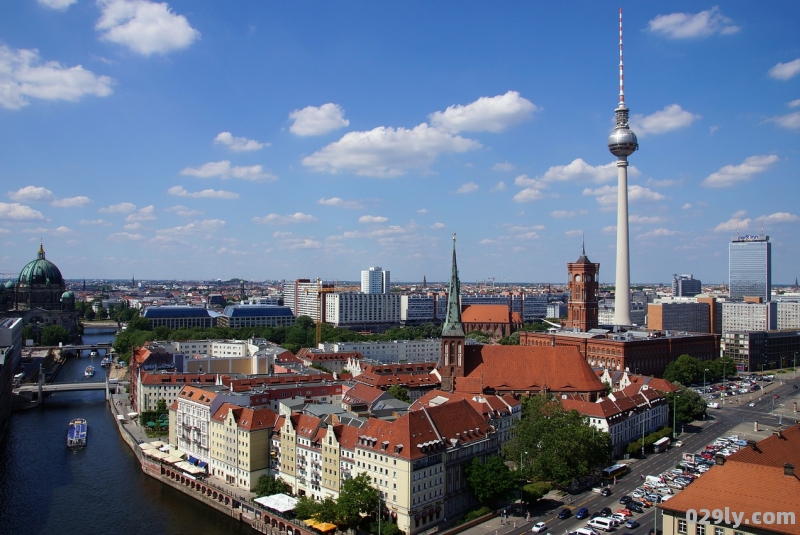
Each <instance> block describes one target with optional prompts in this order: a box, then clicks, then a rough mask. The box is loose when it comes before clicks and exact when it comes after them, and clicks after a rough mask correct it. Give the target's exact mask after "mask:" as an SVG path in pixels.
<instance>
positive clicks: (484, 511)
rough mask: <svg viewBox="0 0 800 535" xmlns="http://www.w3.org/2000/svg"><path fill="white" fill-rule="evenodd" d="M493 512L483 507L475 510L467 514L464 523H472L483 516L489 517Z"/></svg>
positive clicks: (463, 519)
mask: <svg viewBox="0 0 800 535" xmlns="http://www.w3.org/2000/svg"><path fill="white" fill-rule="evenodd" d="M491 512H492V510H491V509H489V508H488V507H481V508H480V509H475V510H473V511H470V512H469V513H467V514H465V515H464V518H462V521H463V522H470V521H472V520H475V519H476V518H480V517H482V516H483V515H488V514H489V513H491Z"/></svg>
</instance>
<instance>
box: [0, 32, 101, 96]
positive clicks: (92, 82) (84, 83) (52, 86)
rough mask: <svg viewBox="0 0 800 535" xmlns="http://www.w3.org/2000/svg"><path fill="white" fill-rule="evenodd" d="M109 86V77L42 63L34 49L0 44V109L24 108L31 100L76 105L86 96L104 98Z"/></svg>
mask: <svg viewBox="0 0 800 535" xmlns="http://www.w3.org/2000/svg"><path fill="white" fill-rule="evenodd" d="M112 83H113V81H112V80H111V78H109V77H108V76H97V75H96V74H94V73H93V72H91V71H87V70H86V69H84V68H83V67H82V66H80V65H77V66H75V67H65V66H64V65H61V64H60V63H58V62H57V61H47V62H44V63H41V61H40V58H39V51H38V50H36V49H29V50H28V49H17V50H14V49H12V48H9V47H8V46H6V45H0V106H2V107H4V108H6V109H11V110H18V109H20V108H23V107H25V106H27V105H28V104H30V102H29V99H31V98H38V99H41V100H67V101H70V102H75V101H78V100H80V99H81V97H83V96H85V95H94V96H97V97H106V96H108V95H110V94H111V92H112V91H111V85H112Z"/></svg>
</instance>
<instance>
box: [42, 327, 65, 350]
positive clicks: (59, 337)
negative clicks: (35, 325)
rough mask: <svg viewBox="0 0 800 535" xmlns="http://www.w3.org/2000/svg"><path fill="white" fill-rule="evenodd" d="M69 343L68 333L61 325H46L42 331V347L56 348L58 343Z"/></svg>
mask: <svg viewBox="0 0 800 535" xmlns="http://www.w3.org/2000/svg"><path fill="white" fill-rule="evenodd" d="M67 342H69V333H68V332H67V330H66V329H65V328H64V327H62V326H61V325H48V326H47V327H45V328H44V329H42V336H41V343H42V345H43V346H57V345H58V344H59V343H62V344H66V343H67Z"/></svg>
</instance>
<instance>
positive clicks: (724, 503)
mask: <svg viewBox="0 0 800 535" xmlns="http://www.w3.org/2000/svg"><path fill="white" fill-rule="evenodd" d="M785 464H790V465H794V467H798V466H800V425H795V426H792V427H790V428H788V429H785V430H783V431H782V432H781V433H780V435H777V434H774V435H773V436H771V437H768V438H765V439H764V440H761V441H759V442H757V443H755V444H754V445H752V446H747V447H744V448H742V449H741V450H739V451H738V452H736V453H734V454H733V455H731V456H730V457H728V458H727V459H725V462H724V464H721V465H714V466H712V467H711V469H710V470H709V471H708V472H706V473H705V474H703V476H702V477H700V478H698V479H697V480H696V481H695V482H694V483H692V485H690V486H689V487H688V488H686V489H685V490H683V491H681V492H680V493H679V494H678V495H677V496H675V497H674V498H672V499H671V500H669V501H668V502H666V503H663V504H661V505H659V507H660V508H662V509H664V510H665V511H670V512H672V513H678V514H685V513H686V511H687V510H688V509H695V510H700V509H701V508H703V509H709V510H713V509H722V510H724V509H725V508H726V507H727V508H729V510H730V511H737V512H741V513H744V515H745V516H744V518H745V519H750V518H752V515H753V513H755V512H760V513H762V514H763V513H765V512H773V513H778V512H790V511H795V509H797V497H798V496H800V477H798V475H799V474H798V472H797V471H796V468H793V469H792V470H791V471H792V475H786V473H785V472H786V470H787V469H786V468H784V465H785ZM758 530H759V531H768V532H774V533H784V534H792V535H798V534H800V524H796V523H795V524H778V523H777V522H776V523H774V524H771V525H767V524H763V523H762V524H761V525H759V526H758Z"/></svg>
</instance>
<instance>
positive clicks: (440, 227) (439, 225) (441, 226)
mask: <svg viewBox="0 0 800 535" xmlns="http://www.w3.org/2000/svg"><path fill="white" fill-rule="evenodd" d="M444 227H445V225H444V223H434V224H433V225H431V228H432V229H434V230H439V229H443V228H444Z"/></svg>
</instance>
